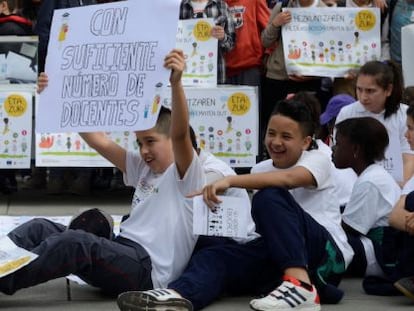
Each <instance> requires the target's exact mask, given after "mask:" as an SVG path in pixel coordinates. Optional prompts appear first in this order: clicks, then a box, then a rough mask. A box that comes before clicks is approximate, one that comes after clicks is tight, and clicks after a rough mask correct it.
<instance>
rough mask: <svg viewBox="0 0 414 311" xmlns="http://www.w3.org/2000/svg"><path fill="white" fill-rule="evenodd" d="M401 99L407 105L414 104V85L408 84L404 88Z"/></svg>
mask: <svg viewBox="0 0 414 311" xmlns="http://www.w3.org/2000/svg"><path fill="white" fill-rule="evenodd" d="M401 101H402V103H404V104H406V105H414V86H407V87H406V88H405V89H404V91H403V95H402V100H401Z"/></svg>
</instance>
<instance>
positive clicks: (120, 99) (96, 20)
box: [36, 0, 179, 132]
mask: <svg viewBox="0 0 414 311" xmlns="http://www.w3.org/2000/svg"><path fill="white" fill-rule="evenodd" d="M178 9H179V2H178V1H177V0H167V1H166V0H162V1H161V0H153V1H121V2H115V3H106V4H100V5H90V6H84V7H76V8H71V9H62V10H55V11H54V16H53V21H52V27H51V31H50V40H49V46H48V54H47V58H46V67H45V71H46V73H47V74H49V86H48V87H47V88H46V89H45V90H44V91H43V92H42V94H41V95H40V105H39V110H38V114H37V124H36V131H37V132H94V131H126V130H130V131H134V130H144V129H148V128H151V127H153V126H154V124H155V121H156V119H157V117H158V112H159V108H160V101H161V99H160V94H161V89H162V88H163V86H165V85H167V84H168V78H169V71H168V70H166V69H164V67H163V62H164V57H165V55H167V53H168V52H169V51H170V50H171V49H173V48H174V46H175V36H176V30H177V23H178ZM147 12H157V15H158V16H157V18H156V19H155V18H152V16H151V15H149V14H148V13H147ZM173 12H177V13H176V14H175V13H173ZM160 20H162V23H160ZM137 29H139V30H142V31H137ZM146 30H148V31H146Z"/></svg>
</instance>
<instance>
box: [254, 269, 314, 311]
mask: <svg viewBox="0 0 414 311" xmlns="http://www.w3.org/2000/svg"><path fill="white" fill-rule="evenodd" d="M283 280H284V281H283V283H282V284H280V285H279V287H278V288H276V289H275V290H274V291H273V292H271V293H270V294H269V295H267V296H266V297H264V298H260V299H253V300H252V301H250V307H251V308H252V309H253V310H257V311H276V310H301V311H319V310H320V309H321V305H320V302H319V296H318V293H317V291H316V288H315V286H313V285H307V284H306V286H304V284H303V283H302V282H301V281H299V280H297V279H295V278H292V277H288V276H285V277H284V278H283ZM305 287H309V288H305Z"/></svg>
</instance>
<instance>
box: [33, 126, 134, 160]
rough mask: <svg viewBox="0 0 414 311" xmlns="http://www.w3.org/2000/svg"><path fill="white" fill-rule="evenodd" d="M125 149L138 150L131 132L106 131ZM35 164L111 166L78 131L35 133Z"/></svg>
mask: <svg viewBox="0 0 414 311" xmlns="http://www.w3.org/2000/svg"><path fill="white" fill-rule="evenodd" d="M106 134H107V135H108V136H109V137H110V138H111V139H112V140H113V141H115V142H116V143H117V144H119V145H120V146H121V147H123V148H125V149H126V150H133V151H136V152H138V144H137V143H136V137H135V134H134V133H133V132H129V131H124V132H113V133H106ZM35 146H36V166H47V167H112V166H113V165H112V163H110V162H109V161H108V160H106V159H105V158H104V157H102V156H101V155H100V154H99V153H97V152H96V151H95V150H94V149H92V148H91V147H89V146H88V144H87V143H86V142H85V141H84V140H83V139H82V138H81V137H80V136H79V134H78V133H75V132H72V133H42V134H38V133H37V134H36V142H35Z"/></svg>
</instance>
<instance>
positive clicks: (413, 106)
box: [407, 103, 414, 119]
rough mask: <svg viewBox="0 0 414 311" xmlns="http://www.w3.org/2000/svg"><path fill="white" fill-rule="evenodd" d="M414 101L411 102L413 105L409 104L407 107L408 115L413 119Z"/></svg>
mask: <svg viewBox="0 0 414 311" xmlns="http://www.w3.org/2000/svg"><path fill="white" fill-rule="evenodd" d="M413 104H414V103H411V105H409V106H408V109H407V116H409V117H411V118H412V119H414V105H413Z"/></svg>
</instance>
